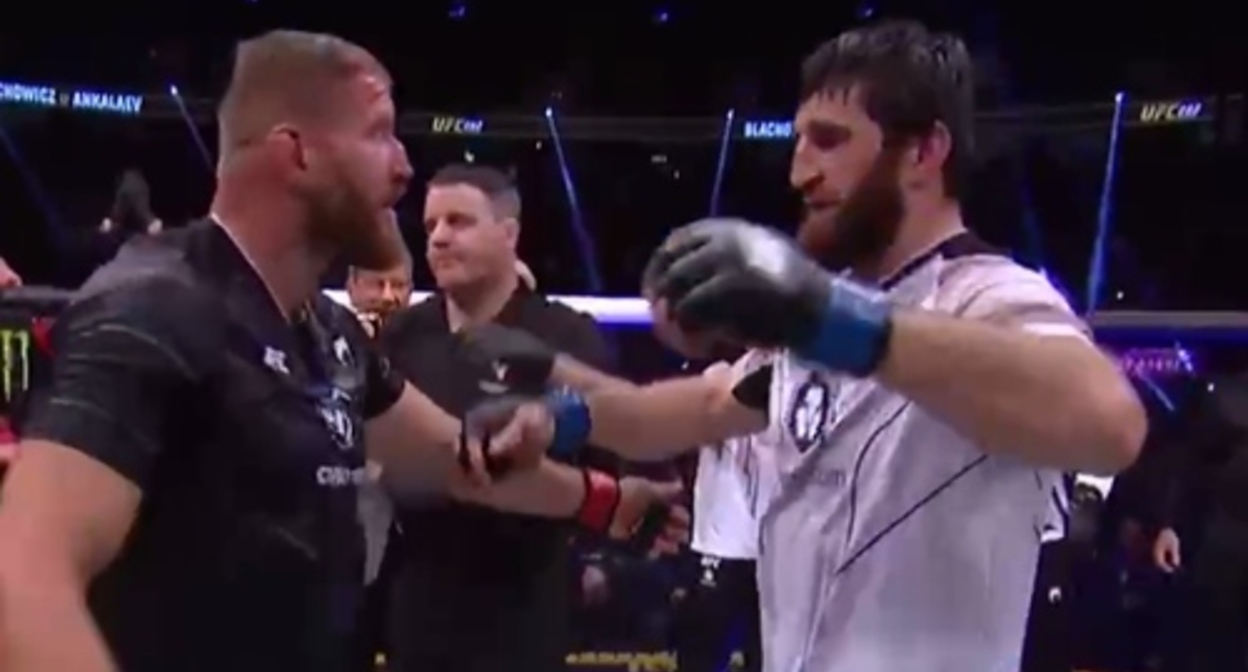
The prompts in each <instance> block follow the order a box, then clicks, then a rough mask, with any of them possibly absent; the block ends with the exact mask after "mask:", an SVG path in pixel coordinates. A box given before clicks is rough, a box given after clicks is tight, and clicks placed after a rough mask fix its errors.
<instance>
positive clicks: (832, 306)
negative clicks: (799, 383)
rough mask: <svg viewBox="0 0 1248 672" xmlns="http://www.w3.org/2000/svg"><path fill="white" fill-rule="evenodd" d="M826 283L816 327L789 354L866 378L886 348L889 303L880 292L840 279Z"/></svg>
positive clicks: (889, 319) (889, 316)
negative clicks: (823, 303)
mask: <svg viewBox="0 0 1248 672" xmlns="http://www.w3.org/2000/svg"><path fill="white" fill-rule="evenodd" d="M830 283H831V284H830V286H829V288H828V303H827V307H826V308H824V310H823V315H822V316H821V317H820V320H819V325H818V328H817V329H815V331H814V333H813V334H811V336H810V338H809V340H807V342H806V343H803V344H800V345H799V346H798V347H795V348H793V353H794V354H795V355H797V356H798V357H799V358H801V359H805V360H808V361H811V362H814V363H816V364H822V365H823V366H826V367H828V368H830V369H832V370H834V371H843V372H845V373H848V374H851V375H854V376H867V375H870V374H871V372H873V371H874V370H875V367H876V366H878V365H879V363H880V360H881V359H883V357H884V350H885V348H886V347H887V346H888V335H889V330H890V328H891V327H892V314H893V307H892V304H890V303H889V301H888V296H887V295H885V294H884V293H882V292H878V291H876V290H874V289H870V288H868V287H864V286H862V285H859V284H857V283H854V282H851V281H848V280H844V279H842V278H833V279H832V280H831V281H830Z"/></svg>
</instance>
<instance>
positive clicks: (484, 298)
mask: <svg viewBox="0 0 1248 672" xmlns="http://www.w3.org/2000/svg"><path fill="white" fill-rule="evenodd" d="M519 283H520V279H519V277H517V276H516V275H515V274H506V275H504V276H502V277H501V278H499V279H498V280H497V281H494V282H488V283H482V284H481V285H479V286H477V287H472V288H462V289H460V290H458V291H454V292H446V293H445V295H446V324H447V326H448V327H450V330H451V331H459V330H460V329H463V328H464V327H470V326H473V325H477V324H483V323H486V322H489V321H491V320H493V319H494V318H496V317H498V315H499V314H500V313H502V312H503V307H505V306H506V305H507V302H508V301H510V300H511V296H512V295H513V294H515V293H516V290H517V289H518V288H519Z"/></svg>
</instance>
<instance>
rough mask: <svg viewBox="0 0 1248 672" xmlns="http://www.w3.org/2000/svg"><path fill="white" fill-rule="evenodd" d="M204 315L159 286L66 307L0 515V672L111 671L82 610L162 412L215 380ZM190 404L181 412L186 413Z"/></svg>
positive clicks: (159, 444) (129, 512)
mask: <svg viewBox="0 0 1248 672" xmlns="http://www.w3.org/2000/svg"><path fill="white" fill-rule="evenodd" d="M211 320H212V314H211V313H210V312H209V311H208V310H207V305H206V303H205V302H203V301H201V300H200V298H199V297H198V295H197V294H195V292H193V291H192V290H190V289H189V288H186V287H184V286H181V285H176V284H174V283H172V282H169V281H164V280H153V281H145V282H144V283H142V284H141V285H139V286H131V287H127V288H125V289H121V290H114V291H112V292H111V293H109V294H103V295H97V296H95V297H92V298H88V299H86V300H84V301H82V302H81V303H79V304H77V305H74V306H71V307H70V308H69V309H68V310H67V311H66V313H65V314H64V315H62V317H61V319H60V320H59V322H58V324H57V326H56V328H55V330H54V335H53V338H54V344H55V347H56V349H57V355H56V363H55V366H54V367H53V372H52V378H51V380H50V382H49V384H48V385H47V386H46V387H45V388H42V389H38V390H36V392H35V397H34V400H33V403H32V404H31V407H30V411H29V416H28V417H27V419H26V421H25V422H24V423H23V430H24V432H25V437H24V439H23V440H22V443H21V446H20V456H19V458H18V459H17V460H16V461H15V462H14V464H13V466H12V467H11V468H10V471H9V473H8V475H7V477H6V480H5V483H4V496H3V505H2V506H0V669H3V670H5V672H48V671H50V670H66V671H68V670H73V671H74V672H106V671H111V670H114V669H115V667H114V663H113V662H112V661H111V659H110V654H109V652H108V650H107V647H106V645H105V643H104V641H103V639H102V638H101V636H100V634H99V632H98V630H97V629H96V626H95V624H94V623H93V622H92V620H91V617H90V615H89V612H88V610H87V606H86V591H87V587H88V586H89V584H90V582H91V581H92V579H93V578H94V577H95V576H96V575H97V574H98V573H99V572H100V571H102V570H103V569H104V568H105V567H107V566H108V564H109V563H111V561H112V560H113V558H114V557H115V556H116V555H117V554H118V553H119V552H120V550H121V548H122V545H123V543H124V540H125V538H126V535H127V534H128V533H129V530H130V527H131V525H132V524H133V522H134V519H135V515H136V512H137V510H138V506H139V502H140V500H141V498H142V496H143V491H144V489H145V487H146V486H147V485H148V481H149V479H150V478H151V476H152V471H153V466H154V464H155V462H156V460H157V459H158V458H159V456H160V455H161V453H162V452H164V451H166V450H168V449H170V448H175V447H174V446H167V445H165V441H164V440H163V437H162V430H163V428H164V427H166V426H167V422H166V420H167V419H168V418H169V415H170V413H171V412H172V411H173V410H174V404H177V403H188V402H190V401H191V400H192V397H193V392H194V391H195V390H196V389H197V388H198V385H199V383H200V382H201V381H202V380H203V379H205V378H206V377H207V376H208V375H209V372H210V371H211V370H212V369H213V367H214V365H215V362H216V358H217V357H219V356H220V352H222V349H223V347H224V346H223V344H222V343H214V342H213V340H212V339H213V336H212V334H213V330H212V329H211V328H205V325H206V324H213V322H212V321H211ZM192 403H193V402H192Z"/></svg>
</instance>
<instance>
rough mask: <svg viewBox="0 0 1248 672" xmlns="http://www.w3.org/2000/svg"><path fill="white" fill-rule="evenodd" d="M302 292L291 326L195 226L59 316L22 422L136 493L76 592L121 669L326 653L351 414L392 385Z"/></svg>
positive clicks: (358, 415) (241, 663)
mask: <svg viewBox="0 0 1248 672" xmlns="http://www.w3.org/2000/svg"><path fill="white" fill-rule="evenodd" d="M317 298H318V300H316V301H314V302H313V303H312V304H311V305H310V306H309V308H308V310H306V311H305V314H304V315H303V316H302V317H301V319H300V320H299V321H298V322H297V323H296V325H295V326H293V327H292V326H291V325H290V324H289V323H287V321H286V320H285V318H284V317H283V316H282V314H281V313H280V311H279V310H278V308H277V306H276V305H275V304H274V302H273V300H272V299H271V298H270V295H269V293H268V291H267V290H266V288H265V286H264V284H263V283H262V281H261V280H260V278H259V277H258V276H257V275H256V274H255V272H254V271H253V270H252V268H251V266H250V265H249V264H248V263H247V261H246V260H245V259H244V257H243V255H242V254H241V253H240V251H239V250H238V248H237V247H235V245H234V243H233V242H232V241H231V240H230V238H229V237H228V236H227V235H226V234H225V232H224V231H223V230H222V229H221V228H220V227H218V226H216V225H214V224H213V223H211V222H201V223H197V224H193V225H192V226H190V227H189V228H187V229H185V230H183V231H178V232H171V233H167V234H164V235H161V236H158V237H143V238H141V239H136V241H135V242H133V243H131V244H129V245H127V246H126V247H125V248H123V249H122V251H121V253H120V254H119V256H118V257H117V258H116V259H115V260H114V261H112V262H110V263H109V264H107V265H106V266H104V267H103V268H101V269H100V270H99V271H98V272H96V273H95V275H94V276H93V277H92V279H91V280H90V281H88V283H87V285H86V286H85V287H84V288H83V289H82V291H81V292H80V294H79V296H78V297H77V298H76V299H75V301H74V302H73V303H72V305H71V306H70V307H69V308H68V309H67V310H66V311H65V313H64V314H63V315H62V316H61V317H60V319H59V320H58V322H57V324H56V327H55V328H54V330H53V343H54V349H55V352H56V360H55V361H54V364H53V367H52V368H53V370H52V372H51V376H50V380H49V381H48V382H47V384H46V385H44V386H41V387H37V388H36V390H35V391H34V396H33V399H32V403H31V406H30V410H29V417H28V418H27V422H26V423H25V424H24V431H25V434H26V435H27V436H29V437H32V438H40V439H48V440H51V441H54V442H57V443H61V444H64V445H66V446H70V447H72V448H75V449H78V450H80V451H82V452H83V453H86V454H87V455H90V456H91V457H92V458H94V459H96V460H98V461H100V462H101V463H103V464H105V465H107V466H108V467H110V468H112V469H113V470H115V471H116V472H117V473H118V474H119V475H121V476H122V477H123V478H126V479H128V480H130V481H133V482H134V483H135V484H136V485H137V486H138V487H140V488H141V489H142V491H143V501H142V504H141V506H140V509H139V512H138V517H137V520H136V522H135V526H134V529H133V530H132V532H131V534H130V536H129V538H128V539H127V541H126V544H125V547H124V549H123V550H122V552H121V554H120V556H119V557H118V558H117V559H116V561H115V562H114V563H113V564H112V565H111V566H110V567H109V568H108V569H107V570H105V572H104V573H103V574H102V575H101V576H100V577H99V578H98V579H97V580H96V581H95V583H94V584H93V586H92V588H91V591H90V594H89V603H90V607H91V611H92V612H93V614H94V616H95V618H96V620H97V622H98V623H99V626H100V629H101V630H102V631H103V634H104V637H105V639H106V640H107V642H108V645H109V646H110V648H111V649H112V651H113V653H114V655H115V656H116V658H117V661H118V663H119V666H120V669H121V670H124V671H125V672H149V671H150V672H172V671H173V670H177V671H178V672H200V671H202V672H223V671H225V670H229V671H230V672H247V671H251V670H254V671H256V672H260V671H261V670H263V671H264V672H273V671H274V670H299V671H301V672H305V671H309V670H312V671H325V672H330V671H338V670H343V669H345V668H344V664H345V662H346V657H345V656H346V655H348V652H347V651H346V650H345V649H344V647H347V646H349V645H350V643H351V640H350V636H351V635H352V634H353V633H352V631H353V629H354V625H355V618H356V612H357V610H358V602H359V593H360V591H361V584H362V575H363V574H362V572H363V536H362V533H361V531H360V527H359V525H358V523H357V521H356V488H355V483H356V482H357V481H358V480H359V479H360V478H362V476H363V466H364V454H363V450H362V441H361V433H362V424H363V421H364V419H365V418H368V417H371V416H374V415H377V414H379V413H381V412H383V411H385V410H386V409H388V408H389V407H390V406H391V405H392V404H393V403H394V402H395V401H396V400H397V399H398V396H399V394H401V392H402V385H403V382H402V380H401V379H400V378H397V377H396V376H394V375H392V374H390V372H389V369H388V367H387V366H386V364H385V363H384V361H383V360H381V359H380V358H378V357H377V356H376V355H374V354H373V353H372V352H371V351H370V349H369V348H370V344H369V340H368V339H367V337H366V336H365V335H364V333H363V331H362V330H361V329H360V327H359V324H358V323H357V322H356V320H355V318H354V316H352V315H351V314H350V313H348V312H346V311H345V310H344V309H342V308H340V307H338V306H337V305H335V304H333V303H332V302H331V301H329V300H322V299H321V297H317ZM83 496H87V497H89V496H90V493H83Z"/></svg>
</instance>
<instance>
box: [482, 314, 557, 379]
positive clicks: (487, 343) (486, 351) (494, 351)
mask: <svg viewBox="0 0 1248 672" xmlns="http://www.w3.org/2000/svg"><path fill="white" fill-rule="evenodd" d="M461 338H462V339H463V340H462V342H463V343H464V344H465V345H466V346H467V347H468V348H469V351H468V352H469V356H471V357H475V358H477V359H479V360H482V361H483V362H484V363H488V364H490V365H498V364H501V365H503V366H505V367H506V373H505V375H503V376H502V378H503V379H504V380H503V382H505V383H508V384H510V385H514V386H517V387H520V388H522V389H524V390H526V391H528V390H531V389H537V390H541V389H543V388H544V387H545V386H546V382H547V381H548V380H549V379H550V372H551V370H552V369H553V368H554V366H555V356H556V352H555V351H554V349H552V348H551V347H550V346H548V345H546V344H545V343H543V342H542V341H541V339H539V338H537V337H536V336H534V335H532V334H530V333H528V332H527V331H521V330H519V329H512V328H510V327H504V326H502V325H499V324H492V323H491V324H483V325H478V326H475V327H470V328H468V329H465V330H464V331H463V332H462V333H461Z"/></svg>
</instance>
